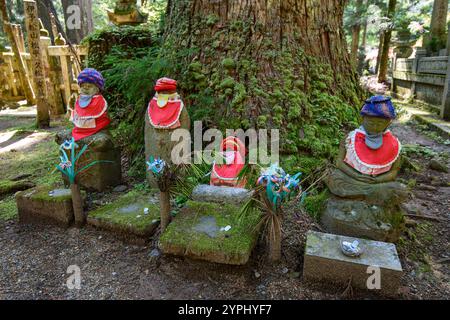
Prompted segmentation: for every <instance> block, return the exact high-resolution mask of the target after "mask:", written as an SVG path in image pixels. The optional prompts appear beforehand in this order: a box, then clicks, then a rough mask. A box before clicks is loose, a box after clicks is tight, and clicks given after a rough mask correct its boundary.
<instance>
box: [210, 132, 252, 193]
mask: <svg viewBox="0 0 450 320" xmlns="http://www.w3.org/2000/svg"><path fill="white" fill-rule="evenodd" d="M221 150H222V151H223V152H224V153H225V158H226V163H225V164H216V163H214V164H213V168H212V172H211V180H210V184H211V185H214V186H228V187H237V188H245V184H246V180H245V179H241V180H239V179H238V176H239V173H241V171H242V169H243V168H244V165H245V152H246V150H245V146H244V144H243V143H242V142H241V141H240V140H239V139H238V138H236V137H228V138H226V139H224V140H223V141H222V144H221Z"/></svg>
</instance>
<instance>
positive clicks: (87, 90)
mask: <svg viewBox="0 0 450 320" xmlns="http://www.w3.org/2000/svg"><path fill="white" fill-rule="evenodd" d="M99 91H100V89H99V88H98V87H97V86H96V85H95V84H92V83H86V82H85V83H83V84H82V85H81V86H80V93H81V94H83V95H87V96H93V95H96V94H97V93H99Z"/></svg>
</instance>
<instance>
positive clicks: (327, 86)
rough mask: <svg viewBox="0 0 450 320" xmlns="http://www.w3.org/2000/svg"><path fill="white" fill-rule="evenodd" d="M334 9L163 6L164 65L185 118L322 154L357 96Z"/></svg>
mask: <svg viewBox="0 0 450 320" xmlns="http://www.w3.org/2000/svg"><path fill="white" fill-rule="evenodd" d="M343 9H344V2H343V1H339V0H318V1H309V0H274V1H266V0H253V1H244V0H240V1H239V0H235V1H209V0H177V1H169V2H168V8H167V17H166V19H165V22H166V25H165V32H164V40H165V41H164V47H163V51H162V56H163V57H165V58H167V59H173V62H174V64H173V65H175V63H176V65H177V66H178V69H177V70H175V71H174V72H173V74H169V75H168V76H172V77H177V79H178V80H180V89H181V90H180V91H181V93H182V94H183V97H184V99H185V103H186V105H187V106H188V108H189V112H190V114H191V119H193V120H203V122H204V123H206V124H211V125H214V126H218V127H219V128H221V129H224V128H243V129H247V128H249V127H257V128H279V129H280V130H281V134H282V139H283V143H281V148H282V149H283V150H282V151H285V152H288V153H297V152H298V151H300V150H305V149H306V150H309V151H312V153H313V154H316V155H328V154H330V153H331V152H333V150H334V149H335V147H336V146H337V145H338V141H339V137H340V136H339V133H340V132H341V129H342V126H343V125H345V124H349V123H352V122H354V120H355V119H356V117H357V112H356V107H357V106H359V102H358V101H359V99H360V98H361V91H360V89H359V84H358V79H357V75H356V74H355V73H354V71H353V68H352V66H351V63H350V59H349V54H348V52H347V45H346V42H345V38H344V32H343V27H342V24H343V23H342V17H343Z"/></svg>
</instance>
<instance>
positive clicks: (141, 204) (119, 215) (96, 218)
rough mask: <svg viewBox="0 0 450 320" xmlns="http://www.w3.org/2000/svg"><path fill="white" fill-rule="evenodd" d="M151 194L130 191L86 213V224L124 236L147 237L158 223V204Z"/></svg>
mask: <svg viewBox="0 0 450 320" xmlns="http://www.w3.org/2000/svg"><path fill="white" fill-rule="evenodd" d="M156 203H157V200H156V199H153V198H152V196H151V195H148V194H144V195H143V194H139V193H138V192H135V191H132V192H129V193H127V194H126V195H123V196H122V197H120V198H119V199H118V200H116V201H114V202H112V203H109V204H107V205H105V206H103V207H101V208H99V209H96V210H94V211H91V212H90V213H89V214H88V218H87V221H88V224H90V225H93V226H95V227H98V228H101V229H105V230H109V231H112V232H114V233H116V234H118V235H119V236H121V237H125V238H130V237H131V238H136V237H137V238H148V237H150V236H151V235H152V234H153V232H154V231H155V229H156V227H157V226H158V224H159V220H160V217H159V205H157V204H156Z"/></svg>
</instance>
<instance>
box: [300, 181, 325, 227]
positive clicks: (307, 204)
mask: <svg viewBox="0 0 450 320" xmlns="http://www.w3.org/2000/svg"><path fill="white" fill-rule="evenodd" d="M329 196H330V194H329V192H328V190H327V189H325V190H323V191H322V192H320V193H318V194H315V195H307V196H306V197H305V200H304V202H303V204H302V206H303V208H304V209H305V211H306V213H308V215H309V216H311V217H312V218H314V219H315V220H316V221H319V219H320V215H321V213H322V212H323V210H324V208H325V202H326V200H327V199H328V197H329Z"/></svg>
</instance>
